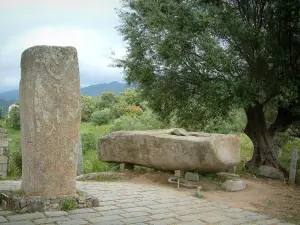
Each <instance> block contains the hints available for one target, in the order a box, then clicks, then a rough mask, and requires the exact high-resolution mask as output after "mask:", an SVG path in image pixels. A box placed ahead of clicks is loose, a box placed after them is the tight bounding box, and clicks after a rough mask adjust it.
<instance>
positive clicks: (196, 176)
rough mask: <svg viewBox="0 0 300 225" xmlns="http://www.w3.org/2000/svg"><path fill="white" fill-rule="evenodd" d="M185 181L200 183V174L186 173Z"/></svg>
mask: <svg viewBox="0 0 300 225" xmlns="http://www.w3.org/2000/svg"><path fill="white" fill-rule="evenodd" d="M184 179H186V180H190V181H199V174H198V173H191V172H187V173H185V176H184Z"/></svg>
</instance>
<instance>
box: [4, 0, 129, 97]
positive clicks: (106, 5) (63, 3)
mask: <svg viewBox="0 0 300 225" xmlns="http://www.w3.org/2000/svg"><path fill="white" fill-rule="evenodd" d="M116 8H120V3H119V0H0V93H1V92H5V91H10V90H14V89H17V88H18V86H19V81H20V74H21V70H20V59H21V54H22V52H23V51H24V50H25V49H27V48H29V47H32V46H35V45H58V46H74V47H75V48H76V49H77V52H78V58H79V70H80V82H81V86H82V87H85V86H88V85H93V84H99V83H108V82H111V81H123V74H122V70H121V69H118V68H113V67H111V66H110V64H111V63H112V59H111V58H112V57H122V56H124V54H125V44H124V42H123V40H122V36H121V35H120V34H119V33H118V31H117V30H116V29H115V27H116V26H118V24H119V18H118V16H117V14H116V11H115V9H116ZM112 52H114V53H115V55H114V56H113V55H112Z"/></svg>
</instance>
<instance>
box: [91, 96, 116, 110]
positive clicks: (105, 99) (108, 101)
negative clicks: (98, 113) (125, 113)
mask: <svg viewBox="0 0 300 225" xmlns="http://www.w3.org/2000/svg"><path fill="white" fill-rule="evenodd" d="M119 98H120V97H119V96H118V95H116V94H115V93H113V92H103V93H102V95H101V96H100V98H96V101H95V107H96V108H97V109H98V110H101V109H105V108H110V107H112V106H113V105H114V104H116V103H117V102H118V101H119Z"/></svg>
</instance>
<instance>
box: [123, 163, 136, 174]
mask: <svg viewBox="0 0 300 225" xmlns="http://www.w3.org/2000/svg"><path fill="white" fill-rule="evenodd" d="M133 169H134V165H133V164H130V163H121V164H120V171H121V172H124V171H125V170H133Z"/></svg>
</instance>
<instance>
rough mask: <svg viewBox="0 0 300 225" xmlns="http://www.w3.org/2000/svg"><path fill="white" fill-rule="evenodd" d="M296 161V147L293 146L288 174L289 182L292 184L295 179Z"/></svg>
mask: <svg viewBox="0 0 300 225" xmlns="http://www.w3.org/2000/svg"><path fill="white" fill-rule="evenodd" d="M297 161H298V147H294V149H293V152H292V158H291V163H290V175H289V182H290V184H294V183H295V180H296V172H297Z"/></svg>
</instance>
